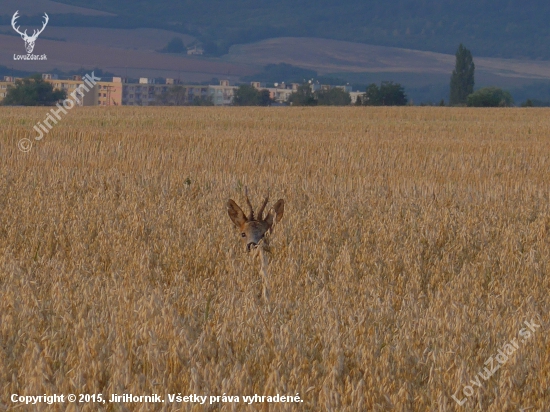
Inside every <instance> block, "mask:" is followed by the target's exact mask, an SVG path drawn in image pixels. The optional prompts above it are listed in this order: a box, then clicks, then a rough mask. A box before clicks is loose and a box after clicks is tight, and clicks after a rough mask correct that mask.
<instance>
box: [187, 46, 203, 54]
mask: <svg viewBox="0 0 550 412" xmlns="http://www.w3.org/2000/svg"><path fill="white" fill-rule="evenodd" d="M187 54H188V55H197V56H202V55H203V54H204V49H203V48H202V47H197V46H193V47H188V48H187Z"/></svg>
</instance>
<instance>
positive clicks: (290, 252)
mask: <svg viewBox="0 0 550 412" xmlns="http://www.w3.org/2000/svg"><path fill="white" fill-rule="evenodd" d="M46 114H47V108H0V157H1V167H0V410H12V409H13V410H32V411H34V410H48V411H50V410H51V411H65V410H69V411H70V410H74V411H77V410H78V411H102V410H106V411H153V410H155V411H156V410H158V411H160V410H166V411H217V410H221V411H249V410H250V411H256V410H257V411H287V410H288V411H295V410H296V411H422V412H425V411H494V412H502V411H519V410H522V408H524V409H526V410H528V411H530V412H535V411H548V410H550V337H549V336H550V335H549V330H548V326H549V324H550V323H549V320H550V319H549V312H550V297H549V291H550V282H549V269H550V266H549V258H550V206H549V201H550V171H549V168H550V111H549V110H545V109H518V108H515V109H494V110H493V109H458V108H456V109H455V108H414V107H407V108H365V107H362V108H352V107H350V108H261V109H258V108H132V107H118V108H117V107H113V108H80V109H73V110H72V111H71V112H70V113H69V114H68V115H67V116H66V117H65V118H64V119H63V120H62V121H60V122H59V124H58V125H56V126H55V127H54V128H53V129H52V131H51V132H50V133H49V134H47V135H45V137H44V138H43V140H41V141H35V142H34V146H33V147H32V149H31V151H30V152H28V153H23V152H21V151H20V150H18V148H17V141H18V140H19V139H21V138H23V137H31V139H32V137H33V136H34V135H35V134H36V133H35V132H34V131H33V130H32V128H33V125H34V124H35V123H36V122H37V121H40V120H43V119H44V117H45V115H46ZM244 186H248V188H249V192H250V195H251V200H252V202H253V203H254V205H258V204H259V203H260V201H261V199H262V196H263V195H264V194H265V192H266V190H267V189H268V188H269V190H270V193H271V202H270V205H272V204H273V203H274V202H275V201H276V200H277V199H278V198H284V199H285V215H284V218H283V220H282V222H281V223H280V225H279V226H277V228H276V230H275V232H274V234H273V236H272V242H271V253H270V264H269V287H270V300H269V302H265V301H264V300H263V299H262V297H261V292H262V279H261V276H260V273H259V262H258V261H257V260H255V259H254V258H253V257H252V256H251V254H247V253H244V251H243V247H242V245H241V242H240V239H239V234H238V233H237V232H236V231H235V229H234V228H233V225H232V223H231V221H230V219H229V217H228V214H227V210H226V202H227V200H228V199H229V198H232V199H234V200H235V201H237V203H239V204H241V205H243V204H244ZM525 322H527V324H526V323H525ZM535 325H536V326H535ZM528 326H530V327H528ZM539 326H540V327H539ZM528 335H529V336H528ZM493 363H494V365H493ZM484 368H485V369H484ZM497 369H498V370H497ZM483 371H485V372H483ZM125 393H126V394H133V395H148V394H159V395H160V396H161V397H162V399H163V400H165V402H160V403H115V402H106V403H94V402H89V403H78V402H77V403H67V402H65V403H58V404H52V405H48V404H36V405H34V406H32V405H29V406H25V405H22V404H21V403H20V402H13V401H12V395H13V394H16V395H17V396H19V395H33V396H34V395H44V394H48V395H49V394H65V395H67V394H77V395H78V394H102V395H103V397H104V398H106V399H110V398H111V396H112V395H113V394H119V395H120V394H125ZM170 394H172V395H178V394H181V395H182V396H184V395H190V394H196V395H205V396H206V395H207V396H222V398H220V400H219V401H218V400H217V399H216V401H214V402H212V403H210V402H209V401H207V402H205V403H204V404H203V405H201V404H200V403H196V402H194V403H193V402H182V401H180V402H177V401H170V399H169V398H168V397H167V396H168V395H170ZM254 394H257V395H264V396H274V395H276V394H279V395H285V396H288V395H292V396H296V394H298V395H299V399H300V400H301V401H303V402H290V403H268V402H255V403H252V404H250V405H249V404H248V403H246V402H244V399H243V397H244V396H252V395H254ZM223 395H226V397H227V396H233V397H235V396H236V397H239V398H238V402H235V398H233V402H228V401H226V402H223ZM453 397H454V398H453ZM225 399H226V400H227V398H225ZM459 403H462V404H461V405H459ZM528 408H530V409H528Z"/></svg>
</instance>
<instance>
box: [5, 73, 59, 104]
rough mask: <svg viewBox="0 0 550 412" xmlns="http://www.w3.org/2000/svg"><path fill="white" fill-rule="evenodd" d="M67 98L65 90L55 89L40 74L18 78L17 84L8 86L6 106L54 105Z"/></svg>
mask: <svg viewBox="0 0 550 412" xmlns="http://www.w3.org/2000/svg"><path fill="white" fill-rule="evenodd" d="M66 98H67V92H65V90H54V88H53V85H52V84H51V83H48V82H46V81H44V80H43V79H42V76H41V75H40V74H35V75H34V76H31V77H27V78H25V79H18V80H16V81H15V86H11V85H10V86H8V89H7V93H6V97H5V98H4V101H3V102H2V104H3V105H5V106H53V105H55V104H56V103H57V102H59V101H60V100H64V99H66Z"/></svg>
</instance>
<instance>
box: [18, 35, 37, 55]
mask: <svg viewBox="0 0 550 412" xmlns="http://www.w3.org/2000/svg"><path fill="white" fill-rule="evenodd" d="M21 37H23V36H21ZM23 40H24V41H25V49H27V53H29V54H31V53H32V51H33V50H34V43H35V42H36V39H33V38H32V37H27V38H25V37H23Z"/></svg>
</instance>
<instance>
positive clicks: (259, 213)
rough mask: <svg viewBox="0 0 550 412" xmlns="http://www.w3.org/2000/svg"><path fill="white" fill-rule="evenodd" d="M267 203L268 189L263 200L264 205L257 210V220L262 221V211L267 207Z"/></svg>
mask: <svg viewBox="0 0 550 412" xmlns="http://www.w3.org/2000/svg"><path fill="white" fill-rule="evenodd" d="M268 201H269V189H268V190H267V195H266V197H265V199H264V203H263V204H262V206H261V207H260V209H259V210H258V219H259V220H262V219H263V214H264V209H265V207H266V206H267V202H268Z"/></svg>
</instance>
